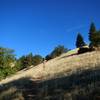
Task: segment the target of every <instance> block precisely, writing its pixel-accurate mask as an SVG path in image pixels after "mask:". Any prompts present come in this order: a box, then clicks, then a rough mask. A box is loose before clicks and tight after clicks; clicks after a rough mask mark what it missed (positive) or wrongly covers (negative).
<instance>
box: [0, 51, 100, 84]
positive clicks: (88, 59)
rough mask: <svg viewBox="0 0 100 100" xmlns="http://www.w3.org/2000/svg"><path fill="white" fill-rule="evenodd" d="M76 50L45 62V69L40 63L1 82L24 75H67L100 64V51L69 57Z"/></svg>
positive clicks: (48, 76)
mask: <svg viewBox="0 0 100 100" xmlns="http://www.w3.org/2000/svg"><path fill="white" fill-rule="evenodd" d="M76 51H77V50H74V51H70V52H68V53H66V54H63V55H61V56H60V57H57V58H55V59H53V60H50V61H48V62H47V63H46V64H45V69H43V64H40V65H38V66H36V67H32V68H30V69H28V70H26V71H24V70H22V71H20V72H18V73H16V75H13V76H12V77H9V78H6V79H5V80H2V81H1V82H0V84H4V83H7V82H11V81H14V80H17V79H19V78H22V77H31V78H33V79H37V78H41V79H49V78H55V77H56V75H57V74H60V73H63V75H67V74H68V73H71V72H75V71H76V70H83V69H89V68H94V67H95V65H100V51H94V52H89V53H84V54H81V55H73V56H70V57H68V55H70V54H73V53H75V52H76ZM86 66H87V67H86Z"/></svg>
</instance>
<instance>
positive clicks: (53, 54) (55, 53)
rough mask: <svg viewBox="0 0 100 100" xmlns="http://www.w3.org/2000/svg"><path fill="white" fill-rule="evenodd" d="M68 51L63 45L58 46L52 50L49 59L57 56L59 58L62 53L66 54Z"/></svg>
mask: <svg viewBox="0 0 100 100" xmlns="http://www.w3.org/2000/svg"><path fill="white" fill-rule="evenodd" d="M67 51H68V49H67V48H65V47H64V46H63V45H58V46H57V47H55V48H54V50H53V51H52V52H51V54H50V57H51V58H55V57H57V56H60V55H61V54H62V53H65V52H67Z"/></svg>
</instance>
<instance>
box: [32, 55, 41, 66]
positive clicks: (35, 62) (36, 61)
mask: <svg viewBox="0 0 100 100" xmlns="http://www.w3.org/2000/svg"><path fill="white" fill-rule="evenodd" d="M42 61H43V58H42V56H40V55H35V56H33V65H34V66H36V65H38V64H40V63H42Z"/></svg>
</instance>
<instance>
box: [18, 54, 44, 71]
mask: <svg viewBox="0 0 100 100" xmlns="http://www.w3.org/2000/svg"><path fill="white" fill-rule="evenodd" d="M42 61H43V58H42V57H41V56H40V55H35V56H33V54H32V53H30V54H28V55H26V56H22V57H20V58H19V59H18V60H17V63H16V68H17V70H21V69H24V68H27V67H30V66H31V65H34V66H36V65H38V64H40V63H41V62H42Z"/></svg>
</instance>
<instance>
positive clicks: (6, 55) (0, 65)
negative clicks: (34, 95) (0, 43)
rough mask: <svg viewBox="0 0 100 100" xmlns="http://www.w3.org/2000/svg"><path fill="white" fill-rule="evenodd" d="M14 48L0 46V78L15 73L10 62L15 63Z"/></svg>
mask: <svg viewBox="0 0 100 100" xmlns="http://www.w3.org/2000/svg"><path fill="white" fill-rule="evenodd" d="M13 53H14V50H12V49H8V48H3V47H0V79H3V78H5V77H6V76H8V75H11V74H13V73H15V69H13V68H12V66H11V63H13V64H14V63H15V61H16V59H15V55H14V54H13Z"/></svg>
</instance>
